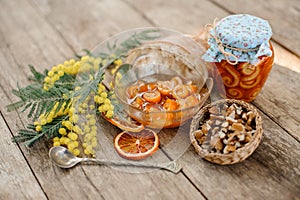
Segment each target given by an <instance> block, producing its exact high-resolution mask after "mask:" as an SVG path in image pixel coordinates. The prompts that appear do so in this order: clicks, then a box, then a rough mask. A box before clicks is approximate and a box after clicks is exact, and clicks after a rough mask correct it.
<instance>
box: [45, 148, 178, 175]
mask: <svg viewBox="0 0 300 200" xmlns="http://www.w3.org/2000/svg"><path fill="white" fill-rule="evenodd" d="M49 157H50V160H51V161H52V162H53V163H54V164H55V165H56V166H58V167H61V168H71V167H73V166H75V165H76V164H78V163H80V162H95V163H97V164H101V165H116V166H134V167H147V168H160V169H165V170H168V171H171V172H173V173H178V172H179V171H180V170H181V169H182V167H181V165H180V164H178V163H176V162H175V161H171V162H166V163H159V164H148V163H142V162H127V161H126V162H124V161H110V160H103V159H94V158H79V157H76V156H74V155H73V154H72V153H71V152H70V151H69V150H68V149H67V148H65V147H62V146H57V147H52V148H51V149H50V151H49Z"/></svg>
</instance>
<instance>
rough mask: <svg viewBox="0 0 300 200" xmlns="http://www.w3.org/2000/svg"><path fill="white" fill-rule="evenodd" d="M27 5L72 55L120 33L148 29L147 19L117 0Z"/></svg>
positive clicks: (33, 1) (51, 2) (37, 2)
mask: <svg viewBox="0 0 300 200" xmlns="http://www.w3.org/2000/svg"><path fill="white" fill-rule="evenodd" d="M30 2H31V3H32V4H33V5H34V6H36V7H37V8H38V10H39V12H41V13H42V15H44V16H45V18H46V19H47V21H49V23H50V24H52V26H53V27H54V28H55V29H56V30H57V31H59V33H60V34H61V35H62V36H63V37H64V38H65V39H66V41H67V42H68V44H70V46H72V48H73V49H75V51H76V52H80V51H81V50H82V49H89V50H91V49H93V48H94V47H95V46H96V45H98V44H99V43H100V42H102V41H104V40H105V39H107V38H108V37H109V36H112V35H114V34H116V33H119V32H121V31H125V30H129V29H133V28H140V27H144V26H149V22H148V21H147V19H145V18H143V16H141V15H140V13H137V12H136V11H135V10H133V9H131V8H130V7H129V6H128V5H126V4H124V3H123V2H122V1H120V0H114V1H107V0H104V1H94V0H88V1H85V2H82V1H78V0H77V1H70V0H65V1H63V2H62V1H44V2H41V1H35V0H31V1H30ZM66 13H68V14H66ZM150 25H151V24H150Z"/></svg>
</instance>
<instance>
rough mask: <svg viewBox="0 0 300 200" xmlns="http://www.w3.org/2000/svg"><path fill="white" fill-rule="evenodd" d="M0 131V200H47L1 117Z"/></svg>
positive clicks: (0, 95)
mask: <svg viewBox="0 0 300 200" xmlns="http://www.w3.org/2000/svg"><path fill="white" fill-rule="evenodd" d="M2 96H3V93H1V94H0V97H1V98H2ZM0 130H1V140H0V146H1V154H0V199H7V200H10V199H47V198H46V195H45V194H44V192H43V190H42V188H41V187H40V185H39V183H38V182H37V180H36V178H35V176H34V174H33V173H32V171H31V169H30V166H28V163H27V162H26V159H25V158H24V156H23V155H22V152H20V149H19V148H18V146H16V145H15V144H13V143H12V141H11V133H10V130H9V128H8V127H7V125H6V124H5V121H4V118H3V116H2V115H1V116H0Z"/></svg>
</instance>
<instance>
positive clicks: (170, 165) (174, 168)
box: [82, 158, 182, 174]
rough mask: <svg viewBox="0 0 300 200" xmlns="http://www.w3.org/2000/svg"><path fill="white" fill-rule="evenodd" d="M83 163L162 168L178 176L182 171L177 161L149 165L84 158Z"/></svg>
mask: <svg viewBox="0 0 300 200" xmlns="http://www.w3.org/2000/svg"><path fill="white" fill-rule="evenodd" d="M82 162H95V163H97V164H102V165H116V166H134V167H147V168H160V169H165V170H168V171H170V172H173V173H175V174H177V173H178V172H179V171H180V170H181V169H182V167H181V165H180V164H179V163H176V162H175V161H172V162H166V163H158V164H149V163H140V162H126V161H125V162H124V161H110V160H101V159H91V158H83V159H82Z"/></svg>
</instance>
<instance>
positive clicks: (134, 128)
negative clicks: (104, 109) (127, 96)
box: [102, 115, 145, 132]
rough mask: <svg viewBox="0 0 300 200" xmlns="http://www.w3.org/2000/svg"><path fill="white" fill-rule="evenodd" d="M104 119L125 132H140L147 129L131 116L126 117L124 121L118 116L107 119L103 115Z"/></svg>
mask: <svg viewBox="0 0 300 200" xmlns="http://www.w3.org/2000/svg"><path fill="white" fill-rule="evenodd" d="M102 117H103V118H104V119H106V121H108V122H110V123H111V124H113V125H114V126H117V127H119V128H120V129H121V130H124V131H131V132H140V131H142V130H143V129H144V128H145V127H144V125H143V124H141V123H139V122H137V121H135V120H133V119H132V118H131V117H129V116H124V117H122V119H121V118H120V117H118V116H116V115H115V116H114V117H113V118H107V117H106V116H105V115H102Z"/></svg>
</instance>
